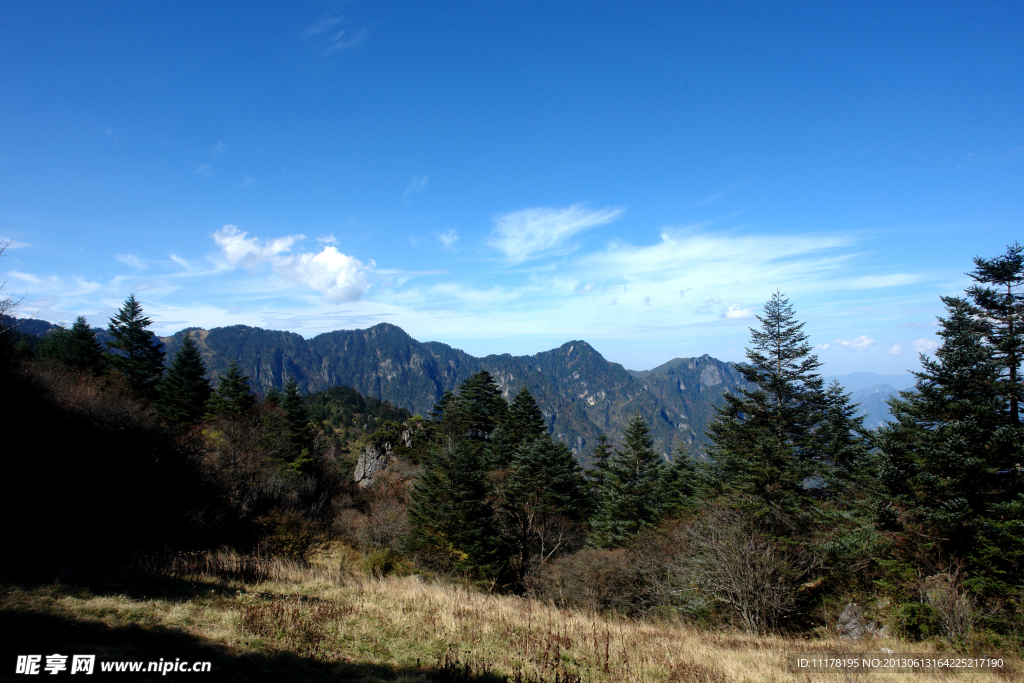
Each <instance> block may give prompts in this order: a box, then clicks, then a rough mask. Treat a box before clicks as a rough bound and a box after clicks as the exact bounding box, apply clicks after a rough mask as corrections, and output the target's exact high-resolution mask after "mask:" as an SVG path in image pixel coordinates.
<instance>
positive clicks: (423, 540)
mask: <svg viewBox="0 0 1024 683" xmlns="http://www.w3.org/2000/svg"><path fill="white" fill-rule="evenodd" d="M485 474H486V473H485V470H484V467H483V462H482V461H481V459H480V453H479V449H477V448H474V447H472V446H471V444H470V442H469V441H468V440H466V439H459V438H457V437H453V436H442V437H440V438H438V439H437V440H436V441H435V442H434V443H433V444H432V446H431V451H430V455H429V457H428V458H427V462H426V463H425V464H424V467H423V469H422V471H421V472H420V476H419V479H418V480H417V481H416V483H415V484H414V485H413V488H412V502H411V504H410V506H409V525H410V528H411V533H410V546H411V547H412V548H413V550H415V551H416V552H418V553H419V554H420V556H421V558H422V559H423V561H425V562H426V563H427V564H430V565H432V566H434V567H435V568H437V569H439V570H441V571H452V572H456V573H465V574H470V575H473V576H475V577H480V578H492V579H493V578H497V577H500V576H503V575H504V573H505V566H504V563H503V561H502V558H501V554H500V542H501V541H500V537H499V535H498V532H497V530H496V528H495V526H494V515H493V511H492V509H491V507H490V505H489V504H488V502H487V498H488V486H487V482H486V480H485Z"/></svg>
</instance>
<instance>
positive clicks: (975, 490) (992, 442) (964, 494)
mask: <svg viewBox="0 0 1024 683" xmlns="http://www.w3.org/2000/svg"><path fill="white" fill-rule="evenodd" d="M943 303H945V305H946V309H947V311H948V313H947V317H945V318H939V322H940V325H941V330H940V331H939V333H938V334H939V336H940V337H942V344H941V346H940V347H939V348H938V349H937V350H936V352H935V356H936V357H935V359H934V360H933V359H929V358H927V357H925V356H924V355H923V354H922V357H921V362H922V370H921V371H920V372H917V373H915V375H916V376H917V384H916V391H905V392H901V394H900V398H897V399H892V400H890V402H889V406H890V411H891V413H892V415H893V418H894V421H893V422H891V423H889V424H888V425H886V426H883V427H882V428H880V429H879V430H878V434H877V438H876V444H877V445H878V447H879V449H880V450H881V451H882V458H881V467H880V479H881V482H882V484H883V485H884V487H885V489H886V501H885V502H886V503H887V505H888V509H893V510H896V511H898V512H899V513H900V518H899V520H893V519H891V518H890V519H889V520H887V521H888V522H889V523H890V524H891V523H893V522H897V523H902V524H903V525H904V528H905V529H906V530H907V531H909V532H911V533H915V534H919V536H918V539H919V540H920V541H921V542H922V543H926V544H928V545H933V544H934V543H936V542H937V544H938V548H939V549H940V550H941V551H943V552H945V553H949V554H951V555H952V556H954V557H959V558H974V559H975V560H976V562H975V564H974V566H973V567H972V569H974V571H976V572H980V573H982V574H989V575H991V574H993V573H996V574H999V573H1001V574H1003V575H1004V576H1007V575H1008V574H1009V573H1012V572H1019V571H1020V570H1021V569H1024V567H1022V566H1021V561H1022V559H1024V558H1022V554H1024V546H1022V545H1021V540H1022V537H1024V526H1022V525H1024V519H1022V517H1021V516H1020V513H1021V509H1020V503H1021V502H1024V497H1022V496H1024V482H1021V477H1020V475H1019V473H1018V471H1017V469H1016V467H1015V463H1016V462H1019V457H1020V451H1019V449H1018V448H1017V447H1016V445H1015V441H1016V440H1015V430H1013V429H1011V428H1008V427H1006V425H1005V417H1004V416H1005V414H1006V404H1007V400H1006V397H1005V396H1004V395H1002V394H1001V392H1000V391H999V390H998V389H997V379H998V378H999V376H1000V374H1001V371H1002V368H1001V363H1000V362H999V361H998V360H997V358H996V357H995V356H994V353H993V350H992V348H991V347H989V346H988V345H986V344H985V343H984V338H985V335H986V332H987V330H986V324H985V322H984V321H981V320H978V319H977V318H976V317H975V316H974V309H973V307H972V306H970V305H969V304H968V303H967V302H966V301H965V300H963V299H961V298H957V297H943ZM1015 505H1016V506H1017V507H1014V506H1015ZM980 558H984V559H980ZM1000 567H1001V569H1000ZM1009 567H1012V569H1010V568H1009Z"/></svg>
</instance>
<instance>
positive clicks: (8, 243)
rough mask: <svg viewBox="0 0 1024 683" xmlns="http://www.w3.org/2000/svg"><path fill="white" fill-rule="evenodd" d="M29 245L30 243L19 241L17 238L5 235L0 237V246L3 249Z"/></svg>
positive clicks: (21, 247) (20, 247)
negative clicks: (8, 237) (9, 237)
mask: <svg viewBox="0 0 1024 683" xmlns="http://www.w3.org/2000/svg"><path fill="white" fill-rule="evenodd" d="M31 246H32V245H31V244H29V243H28V242H19V241H17V240H12V239H7V238H6V237H0V247H3V248H5V249H24V248H26V247H31Z"/></svg>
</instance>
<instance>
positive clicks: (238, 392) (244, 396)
mask: <svg viewBox="0 0 1024 683" xmlns="http://www.w3.org/2000/svg"><path fill="white" fill-rule="evenodd" d="M255 402H256V398H255V396H253V393H252V390H251V389H249V377H248V375H243V374H242V370H241V368H239V367H238V361H231V364H230V365H228V369H227V371H226V372H225V373H224V374H223V375H221V376H220V379H219V380H218V382H217V389H216V391H214V392H213V395H212V396H211V397H210V402H209V403H208V404H207V412H208V414H209V415H210V416H211V417H213V416H219V417H227V418H231V419H236V418H238V417H240V416H242V415H244V414H245V413H246V412H248V411H249V410H250V409H251V408H252V407H253V405H255Z"/></svg>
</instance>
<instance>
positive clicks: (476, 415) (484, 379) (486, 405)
mask: <svg viewBox="0 0 1024 683" xmlns="http://www.w3.org/2000/svg"><path fill="white" fill-rule="evenodd" d="M459 397H460V398H461V399H462V402H461V404H460V407H461V409H462V415H461V419H462V420H463V421H464V427H465V429H466V436H468V437H469V438H470V439H472V440H473V441H477V442H479V443H481V444H482V443H484V442H486V441H487V440H488V439H490V437H491V433H492V432H493V431H494V429H495V428H496V427H497V426H498V424H499V423H500V422H501V420H502V418H503V417H504V415H505V411H506V410H508V403H506V402H505V399H504V398H503V397H502V395H501V391H500V390H499V389H498V385H497V383H496V382H495V381H494V377H492V376H491V373H489V372H487V371H486V370H481V371H480V372H477V373H474V374H472V375H470V376H469V378H467V379H466V381H464V382H463V383H462V385H461V386H460V387H459Z"/></svg>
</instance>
